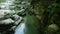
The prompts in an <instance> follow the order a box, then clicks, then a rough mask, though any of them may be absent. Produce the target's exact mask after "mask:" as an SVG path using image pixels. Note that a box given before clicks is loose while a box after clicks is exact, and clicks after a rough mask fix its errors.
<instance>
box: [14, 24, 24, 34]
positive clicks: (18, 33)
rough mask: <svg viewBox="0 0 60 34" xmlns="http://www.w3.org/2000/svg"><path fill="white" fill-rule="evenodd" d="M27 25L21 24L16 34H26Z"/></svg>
mask: <svg viewBox="0 0 60 34" xmlns="http://www.w3.org/2000/svg"><path fill="white" fill-rule="evenodd" d="M24 28H25V23H21V24H20V25H19V26H18V27H17V29H16V30H15V34H24Z"/></svg>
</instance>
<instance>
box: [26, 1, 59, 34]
mask: <svg viewBox="0 0 60 34" xmlns="http://www.w3.org/2000/svg"><path fill="white" fill-rule="evenodd" d="M59 15H60V1H59V0H32V1H31V10H30V11H28V14H27V23H26V27H27V32H26V34H59V32H60V18H59V17H60V16H59Z"/></svg>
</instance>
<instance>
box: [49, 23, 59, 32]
mask: <svg viewBox="0 0 60 34" xmlns="http://www.w3.org/2000/svg"><path fill="white" fill-rule="evenodd" d="M58 29H59V27H58V26H57V25H56V24H51V25H49V26H48V30H49V31H52V32H55V31H57V30H58Z"/></svg>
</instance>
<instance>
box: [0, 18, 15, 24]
mask: <svg viewBox="0 0 60 34" xmlns="http://www.w3.org/2000/svg"><path fill="white" fill-rule="evenodd" d="M10 23H14V21H13V20H12V19H11V18H8V19H5V20H2V21H0V24H10Z"/></svg>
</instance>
